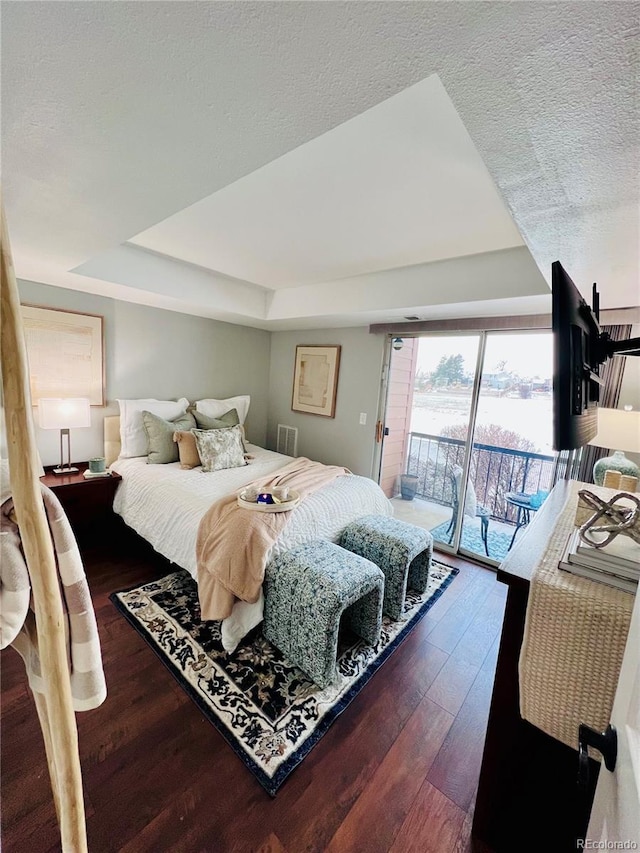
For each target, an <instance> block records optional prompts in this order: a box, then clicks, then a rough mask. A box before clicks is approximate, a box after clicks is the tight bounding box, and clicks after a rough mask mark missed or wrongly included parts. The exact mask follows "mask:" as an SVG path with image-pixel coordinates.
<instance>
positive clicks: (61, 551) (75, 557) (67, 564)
mask: <svg viewBox="0 0 640 853" xmlns="http://www.w3.org/2000/svg"><path fill="white" fill-rule="evenodd" d="M42 497H43V499H44V508H45V512H46V515H47V520H48V522H49V527H50V530H51V535H52V539H53V550H54V554H55V559H56V566H57V569H58V574H59V577H60V588H61V592H62V607H63V612H64V616H65V617H66V624H65V630H66V637H67V648H68V657H69V670H70V677H71V694H72V698H73V707H74V710H76V711H88V710H90V709H92V708H97V707H98V705H100V704H101V703H102V702H104V700H105V697H106V695H107V688H106V684H105V679H104V672H103V669H102V657H101V653H100V640H99V637H98V628H97V625H96V617H95V613H94V610H93V604H92V602H91V594H90V592H89V587H88V585H87V580H86V577H85V573H84V568H83V565H82V560H81V557H80V553H79V551H78V546H77V544H76V540H75V536H74V535H73V531H72V529H71V525H70V524H69V521H68V519H67V517H66V515H65V513H64V510H63V508H62V506H61V504H60V501H59V500H58V498H57V497H56V496H55V494H54V493H53V492H52V491H51V490H50V489H48V488H47V487H46V486H42ZM0 531H1V538H0V542H1V545H0V648H3V649H4V648H6V647H7V646H9V645H11V646H13V647H14V648H15V649H16V651H18V652H19V654H20V655H21V656H22V658H23V660H24V662H25V666H26V670H27V675H28V677H29V686H30V687H31V689H32V690H33V691H34V692H35V693H46V692H47V685H46V683H45V681H44V679H43V677H42V673H41V669H40V656H39V651H38V633H37V626H36V620H35V615H34V613H33V610H31V609H30V599H31V581H30V578H29V570H28V568H27V564H26V561H25V558H24V553H23V550H22V542H21V537H20V530H19V528H18V525H17V524H16V521H15V513H14V510H13V500H12V499H11V498H9V499H8V500H6V501H5V502H4V503H3V504H2V507H1V509H0Z"/></svg>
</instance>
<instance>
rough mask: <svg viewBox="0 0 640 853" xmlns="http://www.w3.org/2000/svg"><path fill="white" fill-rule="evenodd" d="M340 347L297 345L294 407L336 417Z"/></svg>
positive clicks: (307, 411) (299, 410) (310, 412)
mask: <svg viewBox="0 0 640 853" xmlns="http://www.w3.org/2000/svg"><path fill="white" fill-rule="evenodd" d="M340 350H341V347H340V346H333V345H327V346H315V345H313V346H311V345H302V344H300V345H298V346H297V347H296V358H295V364H294V371H293V394H292V399H291V408H292V410H293V411H294V412H304V413H305V414H308V415H320V416H321V417H325V418H333V417H335V412H336V395H337V391H338V373H339V370H340Z"/></svg>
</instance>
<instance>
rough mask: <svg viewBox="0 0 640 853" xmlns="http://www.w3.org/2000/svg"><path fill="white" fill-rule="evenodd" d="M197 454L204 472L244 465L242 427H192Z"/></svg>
mask: <svg viewBox="0 0 640 853" xmlns="http://www.w3.org/2000/svg"><path fill="white" fill-rule="evenodd" d="M193 434H194V435H195V437H196V447H197V448H198V455H199V456H200V459H201V460H202V470H203V471H205V472H207V473H208V472H210V471H221V470H222V469H223V468H240V467H241V466H242V465H246V464H247V463H246V461H245V458H244V446H243V444H242V427H240V426H239V425H238V426H232V427H227V428H226V429H194V430H193Z"/></svg>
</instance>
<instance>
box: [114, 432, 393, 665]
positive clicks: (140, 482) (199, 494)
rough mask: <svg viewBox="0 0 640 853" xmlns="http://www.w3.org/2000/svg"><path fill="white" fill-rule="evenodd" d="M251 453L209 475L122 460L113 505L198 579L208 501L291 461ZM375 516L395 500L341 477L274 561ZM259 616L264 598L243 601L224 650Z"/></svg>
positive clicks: (294, 519) (286, 537)
mask: <svg viewBox="0 0 640 853" xmlns="http://www.w3.org/2000/svg"><path fill="white" fill-rule="evenodd" d="M248 451H249V453H251V454H253V455H254V456H255V459H254V460H253V461H252V462H250V464H249V465H247V466H245V467H242V468H229V469H226V470H223V471H215V472H212V473H209V474H206V473H204V472H203V471H202V469H201V468H193V469H191V470H184V469H182V468H180V465H179V463H178V462H174V463H171V464H169V465H148V464H147V460H146V457H138V458H134V459H117V460H116V461H115V462H114V463H113V465H112V466H111V469H112V470H113V471H116V472H117V473H118V474H120V475H121V476H122V483H120V485H119V486H118V490H117V492H116V496H115V500H114V504H113V508H114V510H115V512H117V513H118V514H119V515H121V516H122V518H123V519H124V521H125V522H126V523H127V524H128V525H129V526H130V527H132V528H133V529H134V530H135V531H136V532H137V533H138V534H140V536H142V537H143V538H144V539H146V540H147V542H149V543H150V544H151V545H152V546H153V547H154V548H155V550H156V551H158V552H159V553H160V554H162V555H163V556H164V557H166V558H167V559H168V560H170V561H171V562H173V563H176V564H177V565H178V566H181V567H182V568H184V569H186V570H187V571H188V572H189V573H190V574H191V575H192V576H193V577H194V578H196V580H197V566H196V555H195V546H196V536H197V533H198V525H199V524H200V520H201V518H202V516H203V515H204V514H205V512H206V511H207V510H208V509H209V507H210V506H211V504H212V503H213V502H214V501H216V500H218V499H219V498H222V497H224V496H225V495H228V494H230V493H232V492H235V491H238V490H239V489H240V488H242V486H245V485H246V484H247V483H250V482H252V481H254V480H258V479H259V478H261V477H264V478H265V479H267V478H268V477H269V476H270V475H271V474H272V473H273V472H275V471H277V470H278V468H282V467H283V465H286V464H287V462H290V461H291V458H292V457H290V456H283V455H282V454H280V453H274V452H273V451H271V450H265V449H264V448H261V447H257V446H256V445H249V446H248ZM371 513H375V514H378V515H392V514H393V508H392V505H391V502H390V501H389V500H388V499H387V497H386V496H385V495H384V493H383V492H382V490H381V489H380V487H379V486H378V485H377V483H374V481H373V480H371V479H369V478H368V477H359V476H357V475H355V474H350V475H346V476H344V477H337V478H336V479H335V480H334V481H333V482H332V483H329V485H327V486H324V487H323V488H322V489H319V490H318V491H317V492H314V493H313V494H311V495H309V496H308V497H307V498H306V499H305V500H304V501H302V502H301V503H300V505H299V506H298V507H296V509H294V510H292V511H291V517H290V519H289V522H288V524H287V525H286V527H285V529H284V531H283V533H282V535H281V536H280V538H279V539H278V541H277V542H276V544H275V546H274V548H273V549H272V551H271V553H270V555H269V556H270V557H273V556H276V555H277V554H278V553H280V552H282V551H286V550H288V549H289V548H292V547H294V546H295V545H299V544H302V543H304V542H308V541H310V540H312V539H330V540H332V541H335V540H336V539H337V537H338V535H339V533H340V531H341V530H342V529H343V528H344V527H345V526H346V525H347V524H349V523H350V522H351V521H354V520H355V519H356V518H359V517H361V516H363V515H369V514H371ZM236 610H237V613H236ZM261 618H262V600H260V601H259V602H257V603H256V604H255V605H248V604H245V603H244V602H239V603H238V604H237V605H236V607H235V608H234V613H232V615H231V616H230V617H229V619H225V620H224V622H223V626H222V628H223V631H222V633H223V644H224V646H225V648H227V650H228V651H231V650H233V648H235V646H236V645H237V643H238V642H239V639H240V638H241V637H242V636H244V634H245V633H247V631H248V630H250V628H251V627H253V625H256V624H257V623H258V622H259V621H260V620H261ZM247 626H248V627H247ZM238 634H239V636H238Z"/></svg>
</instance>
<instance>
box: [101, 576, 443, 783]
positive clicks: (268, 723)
mask: <svg viewBox="0 0 640 853" xmlns="http://www.w3.org/2000/svg"><path fill="white" fill-rule="evenodd" d="M457 573H458V570H457V569H453V568H450V567H449V566H445V565H443V564H442V563H439V562H437V561H435V560H434V562H433V563H432V568H431V572H430V578H429V584H428V587H427V590H426V592H424V593H422V594H418V593H415V592H413V591H411V590H410V591H409V593H408V594H407V600H406V604H405V612H404V615H403V618H402V619H400V620H398V621H396V622H393V621H391V620H390V619H388V618H387V617H386V616H385V617H384V618H383V626H382V636H381V638H380V640H379V642H378V643H377V644H376V645H375V646H367V645H366V644H365V643H364V642H363V641H361V640H360V639H359V638H358V637H356V636H355V635H349V634H348V633H347V632H346V631H345V632H343V631H341V635H340V647H339V649H338V662H337V672H338V676H337V679H336V681H335V682H334V683H333V684H331V685H329V686H328V687H325V688H324V690H321V689H320V688H319V687H318V686H317V685H316V684H314V682H313V681H311V680H310V679H309V678H308V677H307V676H306V675H305V674H304V673H303V672H302V671H301V670H300V669H298V668H297V667H296V666H294V665H293V664H291V663H289V661H288V660H287V659H286V658H285V657H284V656H283V655H282V654H281V653H280V652H279V651H278V650H277V649H276V648H275V647H274V646H272V645H271V644H270V643H269V642H268V641H267V640H265V639H264V637H263V636H262V634H261V631H260V629H261V625H258V626H257V628H254V629H253V631H251V633H250V634H248V635H247V636H246V637H245V638H244V640H243V641H242V642H241V643H240V645H239V646H238V648H237V649H236V650H235V651H234V652H231V653H229V652H226V651H225V650H224V648H223V646H222V642H221V638H220V623H219V622H214V621H209V622H202V621H201V620H200V608H199V604H198V593H197V587H196V584H195V581H194V580H193V579H192V578H191V576H190V575H189V574H188V573H187V572H186V571H184V570H183V569H179V570H178V571H175V572H172V573H171V574H170V575H167V576H166V577H164V578H162V579H161V580H158V581H152V582H150V583H146V584H143V585H142V586H139V587H136V588H134V589H130V590H128V591H126V592H118V593H114V594H113V595H112V596H111V600H112V602H113V603H114V605H115V606H116V608H117V609H118V610H119V611H120V613H122V615H123V616H124V617H125V618H126V619H127V620H128V621H129V622H130V624H131V625H132V626H133V627H134V628H135V629H136V631H138V632H139V633H140V634H141V635H142V636H143V637H144V639H145V640H146V641H147V642H148V643H149V645H150V646H151V648H152V649H153V650H154V651H155V652H156V654H157V655H158V656H159V657H160V659H161V660H162V662H163V663H164V664H165V665H166V666H167V667H168V668H169V670H170V672H171V673H172V675H173V676H174V677H175V678H176V680H177V681H178V683H179V684H180V686H181V687H182V688H183V689H184V690H185V691H186V693H187V694H188V695H189V696H190V697H191V699H193V701H194V702H195V703H196V704H197V705H198V707H199V708H200V710H201V711H202V713H203V714H204V715H205V716H206V717H207V719H208V720H209V721H210V722H211V723H213V725H214V726H215V727H216V728H217V729H218V731H219V732H220V733H221V734H222V736H223V737H224V738H225V739H226V741H227V742H228V743H229V745H230V746H231V747H232V749H233V750H234V752H235V753H236V755H238V757H239V758H240V759H241V760H242V761H243V762H244V764H245V765H246V766H247V767H248V768H249V770H251V772H252V773H253V774H254V775H255V777H256V778H257V779H258V781H259V782H260V784H261V785H262V786H263V787H264V788H265V790H266V791H267V792H268V793H269V794H270V795H271V796H275V794H276V792H277V790H278V788H279V787H280V786H281V785H282V783H283V782H284V780H285V779H286V778H287V776H288V775H289V774H290V773H291V771H292V770H294V768H295V767H297V765H298V764H299V763H300V762H301V761H302V759H303V758H304V757H305V756H306V755H308V753H309V752H310V750H311V749H312V748H313V747H314V746H315V745H316V744H317V743H318V741H319V740H320V738H321V737H322V736H323V735H324V734H325V733H326V731H327V730H328V728H329V727H330V726H331V724H332V723H333V722H334V721H335V719H336V718H337V717H338V716H339V715H340V714H341V713H342V711H344V709H345V708H346V707H347V705H348V704H349V703H350V702H351V701H352V699H353V698H354V697H355V696H356V695H357V694H358V693H359V692H360V690H362V688H363V687H364V685H365V684H366V683H367V682H368V681H369V679H370V678H371V677H372V675H373V674H374V673H375V672H376V670H377V669H378V668H379V667H380V666H381V665H382V664H383V663H384V662H385V660H387V658H388V657H389V655H390V654H391V653H392V652H393V650H394V649H395V648H397V646H398V645H399V644H400V643H401V642H402V640H403V639H404V638H405V637H406V636H407V635H408V634H409V632H410V631H411V630H412V629H413V628H415V626H416V625H417V624H418V622H419V621H420V619H421V618H422V617H423V616H424V615H425V614H426V613H427V611H428V610H429V608H430V607H431V606H432V604H433V603H434V602H435V601H436V600H437V599H438V598H439V597H440V595H442V593H443V591H444V590H445V589H446V587H447V586H448V585H449V584H450V583H451V582H452V581H453V579H454V577H455V575H456V574H457Z"/></svg>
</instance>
